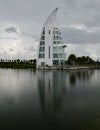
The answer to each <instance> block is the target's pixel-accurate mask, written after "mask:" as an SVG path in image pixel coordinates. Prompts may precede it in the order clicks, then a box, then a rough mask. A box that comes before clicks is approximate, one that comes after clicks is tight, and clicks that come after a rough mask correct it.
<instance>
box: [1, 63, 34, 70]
mask: <svg viewBox="0 0 100 130" xmlns="http://www.w3.org/2000/svg"><path fill="white" fill-rule="evenodd" d="M0 68H15V69H20V68H21V69H26V68H31V69H36V65H35V64H21V63H2V64H0Z"/></svg>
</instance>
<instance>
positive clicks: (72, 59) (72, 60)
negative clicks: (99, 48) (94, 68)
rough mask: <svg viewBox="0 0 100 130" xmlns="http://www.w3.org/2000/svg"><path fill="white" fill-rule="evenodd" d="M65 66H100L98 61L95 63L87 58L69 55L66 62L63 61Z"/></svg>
mask: <svg viewBox="0 0 100 130" xmlns="http://www.w3.org/2000/svg"><path fill="white" fill-rule="evenodd" d="M65 64H68V65H72V66H76V65H80V66H81V65H87V66H91V65H100V61H95V60H93V59H92V58H90V57H89V56H81V57H77V56H76V55H75V54H70V55H69V57H68V60H67V61H65Z"/></svg>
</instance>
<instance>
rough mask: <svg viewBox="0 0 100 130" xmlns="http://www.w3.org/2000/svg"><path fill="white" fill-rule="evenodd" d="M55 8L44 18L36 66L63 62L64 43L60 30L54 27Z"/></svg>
mask: <svg viewBox="0 0 100 130" xmlns="http://www.w3.org/2000/svg"><path fill="white" fill-rule="evenodd" d="M57 11H58V8H56V9H55V10H54V11H53V12H52V13H51V15H50V16H49V17H48V19H47V20H46V22H45V24H44V26H43V29H42V33H41V38H40V43H39V48H38V59H37V68H39V67H44V66H60V65H61V64H63V63H64V60H65V53H64V47H65V46H64V44H63V41H62V36H61V32H60V30H59V29H58V28H57V27H55V25H54V23H55V18H56V14H57Z"/></svg>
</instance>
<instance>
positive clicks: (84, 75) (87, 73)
mask: <svg viewBox="0 0 100 130" xmlns="http://www.w3.org/2000/svg"><path fill="white" fill-rule="evenodd" d="M94 72H95V71H94V70H79V71H71V72H70V73H69V82H70V84H71V85H75V84H76V82H77V81H79V80H82V81H89V80H90V79H91V77H92V75H93V74H94Z"/></svg>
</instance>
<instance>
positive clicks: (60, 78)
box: [0, 69, 100, 130]
mask: <svg viewBox="0 0 100 130" xmlns="http://www.w3.org/2000/svg"><path fill="white" fill-rule="evenodd" d="M99 77H100V71H99V70H79V71H74V70H72V71H54V70H53V71H44V70H43V71H42V70H37V71H33V70H17V69H16V70H11V69H0V124H1V123H5V124H6V123H8V124H9V123H12V124H13V123H15V124H16V125H19V124H24V125H27V126H30V125H31V126H32V127H33V128H35V127H34V125H35V126H40V127H41V128H44V126H45V127H46V128H48V127H49V128H51V129H54V128H55V129H56V128H57V130H59V129H62V128H64V127H66V128H68V129H70V128H72V129H73V128H76V129H77V128H79V124H80V128H84V129H85V127H86V124H88V125H87V127H88V128H90V126H92V127H93V126H95V123H97V124H98V126H99V122H100V87H99V86H100V85H99V84H100V81H99V80H98V79H99ZM73 80H74V81H73ZM9 119H10V120H9ZM97 120H98V122H96V121H97ZM6 121H7V122H6ZM62 126H63V127H62ZM93 128H94V127H93ZM99 128H100V127H99Z"/></svg>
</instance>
